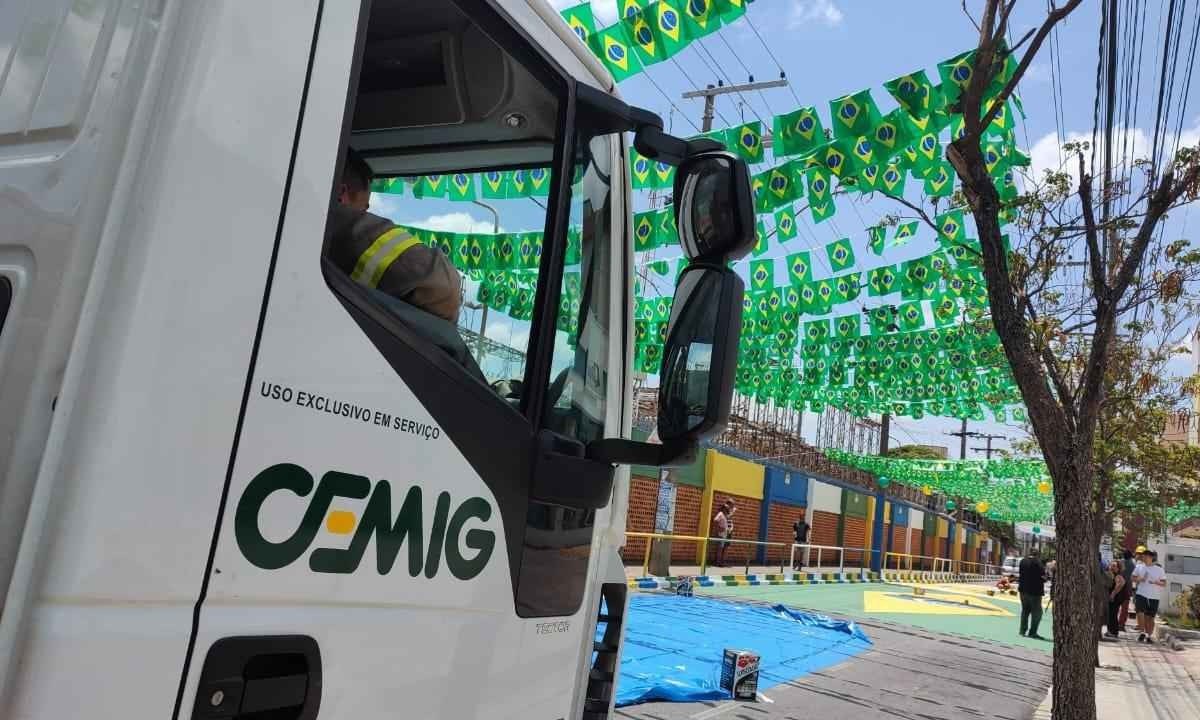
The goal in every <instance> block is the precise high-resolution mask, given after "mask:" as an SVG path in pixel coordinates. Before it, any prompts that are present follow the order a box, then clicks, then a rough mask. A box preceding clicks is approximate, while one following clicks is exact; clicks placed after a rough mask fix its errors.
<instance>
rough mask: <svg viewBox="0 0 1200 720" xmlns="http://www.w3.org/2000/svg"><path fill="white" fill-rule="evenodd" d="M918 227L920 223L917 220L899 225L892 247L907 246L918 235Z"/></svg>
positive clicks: (893, 237)
mask: <svg viewBox="0 0 1200 720" xmlns="http://www.w3.org/2000/svg"><path fill="white" fill-rule="evenodd" d="M918 227H920V223H919V222H918V221H916V220H912V221H910V222H906V223H900V224H899V225H897V226H896V234H895V235H893V236H892V247H899V246H901V245H906V244H907V243H908V241H909V240H911V239H912V238H913V237H914V236H915V235H916V234H917V228H918Z"/></svg>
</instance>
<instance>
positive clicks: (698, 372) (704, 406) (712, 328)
mask: <svg viewBox="0 0 1200 720" xmlns="http://www.w3.org/2000/svg"><path fill="white" fill-rule="evenodd" d="M742 291H743V285H742V279H741V278H740V277H738V275H737V273H735V272H733V271H732V270H730V269H729V268H727V267H725V266H724V265H709V264H702V265H701V264H693V265H690V266H689V267H688V268H687V269H686V270H684V272H683V275H681V276H680V278H679V286H678V287H677V288H676V289H675V302H674V303H673V305H672V310H671V321H670V323H669V325H668V326H667V327H668V329H667V343H666V348H665V349H664V352H663V364H662V373H661V374H660V376H659V386H658V435H659V437H660V438H662V440H663V442H664V443H666V442H669V441H675V440H680V439H684V438H686V439H688V440H691V441H699V440H702V439H704V438H707V437H711V436H713V435H717V434H719V433H720V432H721V431H722V430H724V429H725V423H726V422H727V421H728V420H729V407H730V403H731V400H732V397H733V378H734V371H735V370H736V368H737V346H738V339H739V336H740V334H741V327H742Z"/></svg>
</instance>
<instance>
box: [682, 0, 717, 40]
mask: <svg viewBox="0 0 1200 720" xmlns="http://www.w3.org/2000/svg"><path fill="white" fill-rule="evenodd" d="M680 2H681V3H682V5H683V23H684V27H685V28H686V29H687V32H688V35H689V36H691V38H692V39H698V38H702V37H704V36H705V35H710V34H712V33H714V32H716V31H717V30H719V29H720V27H721V16H720V14H719V13H717V12H716V11H715V10H714V9H713V0H680Z"/></svg>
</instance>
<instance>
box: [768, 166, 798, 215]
mask: <svg viewBox="0 0 1200 720" xmlns="http://www.w3.org/2000/svg"><path fill="white" fill-rule="evenodd" d="M789 165H790V163H785V164H784V165H781V166H779V167H776V168H771V170H770V171H768V172H767V177H766V193H767V196H768V197H769V198H770V199H771V203H772V205H773V206H775V207H779V206H780V205H785V204H788V203H790V202H791V201H792V200H795V199H796V186H795V185H794V184H793V173H792V171H791V168H790V167H789Z"/></svg>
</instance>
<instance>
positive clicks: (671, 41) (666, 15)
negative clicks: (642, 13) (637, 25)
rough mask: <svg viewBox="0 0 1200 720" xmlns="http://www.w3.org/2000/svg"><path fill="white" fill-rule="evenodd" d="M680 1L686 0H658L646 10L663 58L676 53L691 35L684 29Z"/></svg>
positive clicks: (685, 44)
mask: <svg viewBox="0 0 1200 720" xmlns="http://www.w3.org/2000/svg"><path fill="white" fill-rule="evenodd" d="M681 2H687V0H658V2H656V3H652V4H651V5H650V7H649V10H648V11H647V14H648V15H649V17H650V18H651V21H652V22H653V24H654V32H655V35H656V36H657V42H658V43H659V44H660V45H661V46H662V52H663V57H664V58H669V57H671V56H672V55H674V54H676V53H678V52H679V51H681V50H683V49H684V48H685V47H687V44H688V43H689V42H691V36H690V35H688V33H687V31H685V30H684V26H683V12H682V11H681V10H680V9H679V6H680V3H681Z"/></svg>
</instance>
